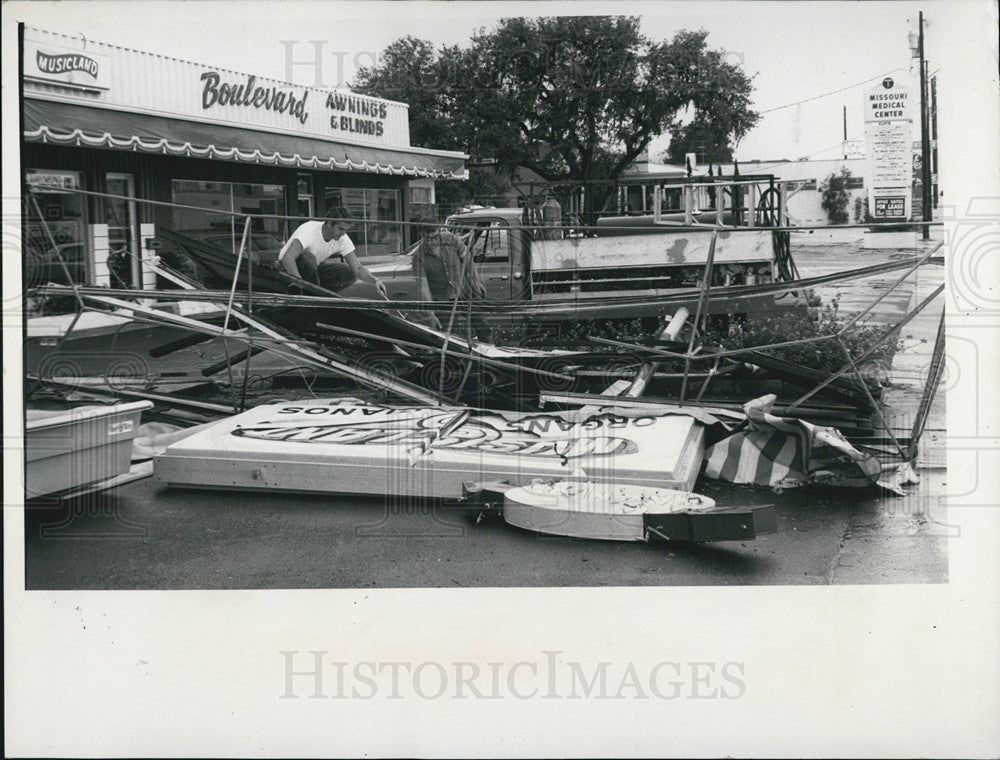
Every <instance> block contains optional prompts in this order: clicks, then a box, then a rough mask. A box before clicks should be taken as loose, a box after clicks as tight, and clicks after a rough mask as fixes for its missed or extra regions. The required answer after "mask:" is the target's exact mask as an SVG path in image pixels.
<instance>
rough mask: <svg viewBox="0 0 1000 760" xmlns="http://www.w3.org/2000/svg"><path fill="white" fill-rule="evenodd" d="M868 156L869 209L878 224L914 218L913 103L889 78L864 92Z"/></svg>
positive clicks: (902, 88) (909, 96) (908, 95)
mask: <svg viewBox="0 0 1000 760" xmlns="http://www.w3.org/2000/svg"><path fill="white" fill-rule="evenodd" d="M864 98H865V102H864V113H865V152H866V154H867V156H868V172H867V174H868V183H867V184H868V208H869V210H870V212H871V215H872V217H874V218H875V219H877V220H886V221H888V220H900V219H908V218H909V217H910V214H911V204H912V193H911V185H910V183H911V179H912V160H913V159H912V148H911V145H912V142H913V110H914V107H915V106H914V103H913V98H912V97H911V93H910V90H909V88H907V87H903V86H901V85H898V84H897V83H896V82H895V81H894V80H893V79H892V78H891V77H886V78H885V79H883V80H882V83H881V84H880V85H879V86H878V87H874V88H872V89H870V90H867V91H865V94H864Z"/></svg>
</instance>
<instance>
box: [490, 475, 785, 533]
mask: <svg viewBox="0 0 1000 760" xmlns="http://www.w3.org/2000/svg"><path fill="white" fill-rule="evenodd" d="M483 493H485V494H487V495H492V496H493V498H495V497H496V496H498V495H500V494H501V493H502V496H503V519H504V521H505V522H506V523H508V524H509V525H513V526H515V527H518V528H524V529H525V530H531V531H535V532H537V533H548V534H553V535H559V536H572V537H575V538H595V539H604V540H610V541H648V540H650V538H651V537H654V536H655V537H657V538H660V539H663V540H668V541H669V540H673V541H678V540H679V541H737V540H747V539H753V538H756V537H757V535H758V534H760V533H768V532H773V531H775V530H776V529H777V518H776V516H775V510H774V506H773V505H770V504H768V505H761V506H755V507H741V508H736V509H721V508H718V507H717V506H716V503H715V501H714V500H713V499H710V498H708V497H707V496H702V495H701V494H696V493H692V492H690V491H681V490H676V489H671V488H649V487H645V486H627V485H618V484H616V483H608V482H603V483H595V482H581V481H566V480H562V481H544V480H536V481H534V482H532V483H531V484H529V485H527V486H520V487H516V488H513V487H511V488H504V487H503V486H502V485H494V486H486V487H485V488H483Z"/></svg>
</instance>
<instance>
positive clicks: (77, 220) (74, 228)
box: [24, 169, 93, 287]
mask: <svg viewBox="0 0 1000 760" xmlns="http://www.w3.org/2000/svg"><path fill="white" fill-rule="evenodd" d="M25 184H26V185H27V189H28V191H29V193H30V196H33V197H34V201H35V202H34V203H33V202H32V201H31V199H30V197H29V196H27V195H26V198H25V202H26V209H25V218H26V227H25V231H24V238H25V245H24V272H25V279H26V281H27V284H28V286H29V287H30V286H34V285H40V284H44V283H46V282H56V283H61V284H69V280H72V281H73V282H75V283H78V284H82V283H92V281H93V271H92V270H93V268H92V267H91V266H90V265H89V255H88V252H87V251H88V249H87V207H86V203H85V201H84V196H83V195H80V194H79V193H75V192H73V191H74V190H82V189H83V182H82V179H81V176H80V173H79V172H68V171H58V170H50V169H28V170H26V172H25ZM36 204H37V205H36ZM50 236H51V237H50ZM53 240H54V242H55V247H53V244H52V243H53ZM60 259H61V260H62V262H65V264H66V267H65V268H64V267H63V266H62V263H60ZM67 270H68V272H69V277H67Z"/></svg>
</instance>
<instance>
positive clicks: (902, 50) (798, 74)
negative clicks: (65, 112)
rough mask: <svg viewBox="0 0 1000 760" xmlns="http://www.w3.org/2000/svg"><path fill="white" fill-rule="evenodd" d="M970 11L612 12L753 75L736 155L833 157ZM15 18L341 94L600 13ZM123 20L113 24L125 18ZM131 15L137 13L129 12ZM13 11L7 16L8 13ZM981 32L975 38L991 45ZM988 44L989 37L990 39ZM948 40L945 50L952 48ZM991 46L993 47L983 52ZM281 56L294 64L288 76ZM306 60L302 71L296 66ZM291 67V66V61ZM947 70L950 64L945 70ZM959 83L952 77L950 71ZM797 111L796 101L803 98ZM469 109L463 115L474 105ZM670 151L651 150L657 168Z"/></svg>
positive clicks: (204, 10)
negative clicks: (454, 51) (519, 27)
mask: <svg viewBox="0 0 1000 760" xmlns="http://www.w3.org/2000/svg"><path fill="white" fill-rule="evenodd" d="M968 6H969V3H967V2H957V1H956V2H949V0H937V1H936V2H934V1H931V2H923V3H913V2H863V3H861V2H794V1H790V2H752V3H751V2H735V1H733V2H698V3H690V2H679V1H678V2H669V1H666V2H664V1H661V2H634V3H619V4H615V5H614V6H613V7H614V10H615V11H616V12H618V13H624V14H629V15H638V16H640V17H641V18H642V29H643V31H644V33H645V34H646V35H647V36H649V37H650V38H652V39H655V40H665V39H670V38H671V37H673V36H674V35H675V34H676V33H677V32H678V31H680V30H682V29H705V30H706V31H707V32H708V44H709V46H710V47H712V48H714V49H721V50H724V51H726V55H727V59H728V60H730V61H733V62H737V63H739V64H740V65H741V66H743V68H744V69H745V70H746V71H747V73H749V74H751V75H753V76H754V87H755V89H754V94H753V107H754V108H755V109H756V110H757V111H758V112H760V113H761V114H762V117H761V119H760V122H759V123H758V125H757V127H755V128H754V129H753V130H752V131H751V132H750V133H749V134H748V135H747V136H746V137H744V138H743V140H742V141H741V142H740V144H739V145H738V146H737V150H736V156H737V158H738V159H740V160H743V161H747V160H752V159H759V160H774V159H783V158H785V159H799V158H804V157H811V158H835V157H837V156H838V155H840V154H841V141H842V138H843V132H844V112H843V109H844V108H845V107H846V108H847V137H848V139H853V138H861V137H862V136H863V132H864V124H863V119H862V111H861V106H862V94H863V91H864V90H865V89H866V88H867V87H871V86H873V85H874V84H876V83H878V82H879V81H881V80H882V78H883V77H884V76H886V75H891V76H893V77H895V78H896V79H897V80H899V79H900V78H912V77H916V76H917V72H918V69H917V66H916V65H915V61H914V59H913V58H912V56H911V53H910V49H909V43H908V33H909V32H911V31H916V28H917V12H918V10H923V11H924V13H925V18H926V26H925V30H926V38H927V39H926V53H927V59H928V61H929V62H930V69H931V71H939V72H940V71H943V72H944V73H945V74H946V73H947V71H946V69H947V67H948V63H949V60H951V59H952V58H953V56H951V55H946V54H945V51H948V52H951V50H952V48H948V47H945V44H944V43H945V41H944V40H941V39H935V29H938V30H940V31H942V32H943V31H945V30H944V28H943V27H945V26H947V20H948V18H949V17H950V16H953V14H955V13H962V12H964V10H963V9H965V8H967V7H968ZM17 7H18V13H19V14H21V15H23V16H24V17H26V18H29V19H30V20H31V21H32V22H33V23H34V24H35V25H38V26H41V27H42V28H45V29H49V30H52V31H59V32H64V33H68V34H79V35H84V36H86V37H87V38H89V39H97V40H101V41H103V42H111V43H116V44H120V45H123V46H126V47H134V48H137V49H140V50H146V51H149V52H154V53H160V54H164V55H171V56H175V57H178V58H186V59H189V60H193V61H197V62H200V63H206V64H212V65H215V66H219V67H225V68H231V69H234V70H236V71H241V72H246V73H253V74H257V75H258V76H267V77H273V78H276V79H281V80H286V81H292V82H294V83H296V84H300V85H315V84H317V69H316V66H315V65H312V64H311V63H309V62H312V61H315V60H316V51H317V50H318V51H320V62H321V63H320V71H319V72H318V73H319V77H320V78H321V81H322V84H324V85H327V86H337V85H344V84H349V83H350V82H351V80H352V79H353V78H354V74H355V72H356V70H357V68H358V67H359V66H364V65H370V64H371V63H372V62H374V61H376V60H377V56H378V54H379V52H380V51H381V50H382V49H384V48H385V46H386V45H388V44H389V43H390V42H392V41H393V40H395V39H397V38H399V37H401V36H404V35H407V34H409V35H412V36H415V37H418V38H422V39H427V40H430V41H431V42H433V43H435V45H443V44H464V43H466V42H467V41H468V40H469V38H470V35H471V34H472V33H473V32H474V31H476V30H477V29H479V28H483V27H485V28H489V27H491V26H493V25H495V23H496V21H497V20H498V19H500V18H502V17H505V16H514V15H532V16H540V15H569V14H594V13H608V12H609V9H610V8H611V7H612V6H610V5H609V4H608V3H603V2H602V3H592V2H586V1H585V0H580V1H577V2H568V1H563V2H531V3H509V2H460V1H458V2H405V1H404V2H390V3H384V2H365V3H358V2H336V1H335V0H327V1H326V2H322V3H316V2H301V1H299V2H295V1H294V0H293V1H291V2H289V1H288V0H283V1H282V2H274V3H269V4H262V3H257V2H239V3H230V2H206V1H204V0H173V1H167V2H142V3H132V4H113V3H112V4H108V3H102V2H87V3H83V2H79V1H76V2H72V1H71V2H59V3H48V2H36V3H31V4H27V5H19V6H17ZM126 7H127V8H129V9H130V11H131V12H130V13H127V14H123V13H122V9H123V8H126ZM140 8H141V11H140V10H139V9H140ZM9 9H10V5H9V4H8V5H7V8H6V9H5V11H7V12H8V13H9ZM989 27H990V25H989V24H987V25H986V26H985V27H980V28H983V35H984V38H988V35H989V34H990V33H991V32H990V28H989ZM992 35H993V36H994V38H995V27H994V28H993V29H992ZM949 42H952V43H953V42H954V40H949ZM987 44H990V45H991V46H995V39H994V41H992V42H988V43H987ZM289 57H291V60H292V61H293V65H291V66H289ZM304 61H305V62H307V63H305V64H303V63H302V62H304ZM295 62H298V65H295ZM956 65H958V64H957V62H956ZM956 73H957V72H956ZM802 101H805V102H802ZM474 106H475V104H474V103H470V104H469V107H474ZM666 146H667V140H666V139H660V140H656V141H654V143H653V144H652V146H651V154H652V156H653V158H654V160H655V158H656V157H657V155H658V154H659V153H661V152H662V151H663V150H664V149H665V148H666Z"/></svg>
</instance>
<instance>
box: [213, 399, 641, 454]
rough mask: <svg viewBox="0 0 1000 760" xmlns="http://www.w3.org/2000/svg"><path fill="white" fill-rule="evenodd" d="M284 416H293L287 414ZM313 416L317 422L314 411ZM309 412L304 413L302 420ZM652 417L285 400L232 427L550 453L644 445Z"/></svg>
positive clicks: (287, 436) (338, 439) (264, 433)
mask: <svg viewBox="0 0 1000 760" xmlns="http://www.w3.org/2000/svg"><path fill="white" fill-rule="evenodd" d="M280 415H290V416H291V417H292V418H293V419H289V420H288V421H285V420H283V419H281V417H280ZM310 417H313V418H315V420H316V421H315V422H312V421H311V420H309V419H308V418H310ZM303 418H305V419H303ZM654 422H655V418H654V417H633V418H629V417H623V416H619V415H615V414H609V413H603V414H599V415H592V416H590V417H588V418H586V419H584V420H580V421H571V420H567V419H565V418H563V417H560V416H558V415H551V414H538V415H529V416H524V417H520V418H518V419H513V420H512V419H508V418H506V417H504V416H502V415H500V414H492V413H489V412H474V413H469V411H468V410H458V411H455V410H431V409H428V410H416V409H400V408H394V407H381V406H327V405H317V406H308V405H303V406H295V405H292V406H286V407H283V408H282V409H280V410H278V411H277V412H276V413H275V416H274V417H273V418H271V419H268V420H264V421H261V422H259V423H255V424H252V425H248V426H246V427H241V428H238V429H236V430H234V431H233V435H236V436H240V437H246V438H256V439H260V440H267V441H291V442H296V443H318V444H323V443H326V444H339V445H354V446H363V445H387V444H388V445H392V446H399V447H400V449H401V451H406V450H410V449H421V450H429V449H450V450H459V449H460V450H465V451H471V452H476V453H480V454H512V455H518V456H531V457H552V458H557V459H560V460H563V461H565V460H568V459H577V458H580V457H613V456H618V455H622V454H634V453H636V452H637V451H638V450H639V449H638V446H637V445H636V443H635V441H633V440H632V439H631V438H629V437H627V436H628V434H629V431H634V430H636V429H638V428H644V427H648V426H649V425H652V424H653V423H654Z"/></svg>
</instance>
